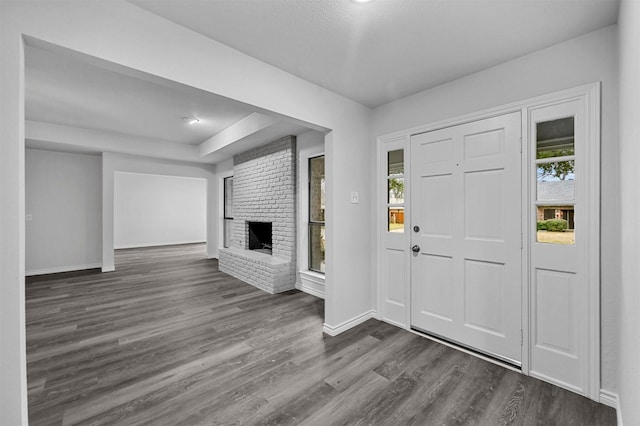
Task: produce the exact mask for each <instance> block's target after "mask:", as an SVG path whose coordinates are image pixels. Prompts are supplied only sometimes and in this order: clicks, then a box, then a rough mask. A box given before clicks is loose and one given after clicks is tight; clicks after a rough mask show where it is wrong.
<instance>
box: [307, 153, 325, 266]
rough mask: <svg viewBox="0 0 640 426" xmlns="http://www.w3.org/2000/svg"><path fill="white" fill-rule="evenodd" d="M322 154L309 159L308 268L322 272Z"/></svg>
mask: <svg viewBox="0 0 640 426" xmlns="http://www.w3.org/2000/svg"><path fill="white" fill-rule="evenodd" d="M324 202H325V175H324V156H321V157H315V158H310V159H309V269H310V270H311V271H315V272H320V273H324V270H325V267H324V258H325V228H324V220H325V204H324Z"/></svg>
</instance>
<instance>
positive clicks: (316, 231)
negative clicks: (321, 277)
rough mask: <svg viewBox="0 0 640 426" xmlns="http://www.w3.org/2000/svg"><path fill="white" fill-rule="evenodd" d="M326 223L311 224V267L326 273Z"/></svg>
mask: <svg viewBox="0 0 640 426" xmlns="http://www.w3.org/2000/svg"><path fill="white" fill-rule="evenodd" d="M324 251H325V231H324V225H315V224H310V225H309V269H310V270H312V271H316V272H322V273H324V270H325V267H324Z"/></svg>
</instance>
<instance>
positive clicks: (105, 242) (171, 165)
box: [102, 152, 218, 272]
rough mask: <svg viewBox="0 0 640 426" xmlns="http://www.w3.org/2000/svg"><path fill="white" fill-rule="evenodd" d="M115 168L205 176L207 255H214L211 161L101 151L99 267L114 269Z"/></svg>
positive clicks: (214, 196)
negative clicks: (197, 161)
mask: <svg viewBox="0 0 640 426" xmlns="http://www.w3.org/2000/svg"><path fill="white" fill-rule="evenodd" d="M117 172H124V173H136V174H146V175H158V176H172V177H187V178H199V179H205V180H206V211H207V213H206V214H207V216H206V232H207V233H206V241H207V257H209V258H211V257H217V255H218V251H217V250H218V245H217V244H216V243H215V242H216V241H217V232H218V228H217V226H216V221H217V216H216V215H215V213H214V212H216V211H217V209H216V206H217V194H218V188H217V185H216V182H215V173H214V166H213V165H211V164H198V163H184V162H178V161H169V160H160V159H155V158H148V157H139V156H133V155H126V154H115V153H108V152H107V153H104V154H103V155H102V215H103V226H102V269H103V271H105V272H106V271H112V270H114V269H115V259H114V248H115V229H114V225H115V221H116V218H115V213H116V210H115V200H116V195H115V179H116V177H115V176H116V173H117Z"/></svg>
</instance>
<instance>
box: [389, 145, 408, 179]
mask: <svg viewBox="0 0 640 426" xmlns="http://www.w3.org/2000/svg"><path fill="white" fill-rule="evenodd" d="M403 174H404V149H396V150H395V151H389V152H388V153H387V175H388V176H398V175H403Z"/></svg>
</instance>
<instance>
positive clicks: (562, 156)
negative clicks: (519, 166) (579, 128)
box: [536, 117, 576, 244]
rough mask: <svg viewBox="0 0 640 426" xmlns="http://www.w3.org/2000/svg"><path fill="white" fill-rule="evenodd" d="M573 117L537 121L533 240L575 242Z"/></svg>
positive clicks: (558, 242)
mask: <svg viewBox="0 0 640 426" xmlns="http://www.w3.org/2000/svg"><path fill="white" fill-rule="evenodd" d="M574 121H575V120H574V117H566V118H560V119H557V120H551V121H544V122H540V123H536V174H537V176H536V209H537V218H536V236H537V238H536V240H537V242H539V243H550V244H575V229H574V217H575V200H576V175H575V161H576V155H575V154H576V152H575V137H574V135H575V131H574Z"/></svg>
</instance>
